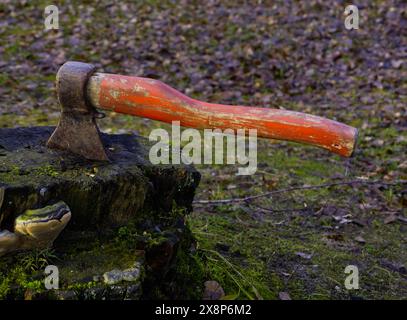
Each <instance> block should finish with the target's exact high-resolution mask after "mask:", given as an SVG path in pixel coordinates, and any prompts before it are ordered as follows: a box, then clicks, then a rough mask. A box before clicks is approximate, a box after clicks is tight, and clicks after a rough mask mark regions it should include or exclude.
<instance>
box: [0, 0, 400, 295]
mask: <svg viewBox="0 0 407 320" xmlns="http://www.w3.org/2000/svg"><path fill="white" fill-rule="evenodd" d="M18 2H19V3H18V4H17V3H16V2H14V1H2V3H1V4H0V127H16V126H37V125H50V124H51V125H55V124H56V123H57V120H58V118H59V108H58V103H57V101H56V97H55V91H54V83H53V82H54V79H55V74H56V71H57V70H58V68H59V66H60V65H61V64H62V63H63V62H65V61H66V60H79V61H84V62H90V63H93V64H95V65H96V66H97V67H98V68H99V69H100V70H103V71H104V72H110V73H120V74H127V75H138V76H144V77H151V78H156V79H160V80H162V81H163V82H165V83H167V84H169V85H171V86H172V87H174V88H177V89H178V90H180V91H182V92H184V93H186V94H188V95H190V96H192V97H194V98H198V99H201V100H205V101H210V102H218V103H224V104H236V105H255V106H263V107H274V108H282V107H283V108H285V109H290V110H296V111H301V112H307V113H312V114H315V115H319V116H324V117H327V118H330V119H335V120H338V121H341V122H344V123H346V124H349V125H352V126H355V127H357V128H358V129H359V139H358V146H357V150H356V153H355V155H354V157H353V158H351V159H342V158H340V157H338V156H336V155H332V154H329V153H328V152H326V151H323V150H319V149H316V148H312V147H308V146H302V145H299V144H294V143H286V142H277V141H265V140H259V146H258V170H257V172H256V174H255V175H252V176H237V175H236V171H237V168H236V166H230V165H216V166H204V165H199V166H197V167H198V169H199V171H200V172H201V173H202V181H201V184H200V187H199V190H198V193H197V195H196V201H197V203H196V205H195V208H194V212H193V214H192V215H191V216H190V217H189V219H188V223H189V225H190V226H191V228H192V231H193V233H194V235H195V237H196V238H197V239H198V249H199V250H198V255H199V257H200V258H201V259H202V266H203V267H204V268H205V272H206V275H207V276H206V277H207V279H208V280H217V281H218V282H219V283H220V284H221V286H222V287H223V288H224V289H225V292H226V295H227V298H230V299H233V298H242V299H278V298H280V299H288V298H292V299H390V298H395V299H403V298H404V299H405V298H406V297H407V211H406V204H407V188H406V179H407V157H406V153H407V152H406V150H407V107H406V106H407V81H406V79H407V37H406V36H405V30H406V29H407V8H406V6H405V5H403V3H402V1H392V0H390V1H367V0H366V1H358V8H359V14H360V23H359V29H358V30H351V31H349V30H346V29H345V27H344V19H345V16H344V14H343V12H344V9H345V2H343V1H314V0H312V1H301V2H300V1H273V4H272V5H271V4H269V1H212V0H208V1H205V5H200V4H199V3H200V1H153V0H149V1H140V2H134V1H120V4H113V2H112V1H107V0H106V1H105V0H102V1H98V2H97V5H95V4H94V2H92V1H81V4H79V2H76V1H72V2H70V1H60V2H59V3H60V4H59V5H58V7H59V12H60V19H59V25H60V29H59V30H58V31H56V30H50V31H47V30H45V29H44V24H43V21H44V18H43V12H44V8H45V6H46V5H48V1H18ZM71 3H72V4H71ZM403 32H404V35H403ZM99 123H100V126H101V128H102V130H104V131H106V132H112V133H124V132H137V133H139V134H142V135H145V136H148V135H149V133H150V132H151V130H152V129H153V128H157V127H164V128H169V127H168V126H167V125H162V124H161V123H158V122H154V121H151V120H147V119H138V118H133V117H130V116H123V115H114V114H111V115H108V117H106V119H104V120H102V121H99ZM310 186H315V187H313V188H309V187H310ZM287 189H288V190H287ZM263 193H267V196H262V197H258V198H256V199H249V200H246V201H234V200H231V201H230V202H227V203H216V202H211V203H199V201H200V200H211V201H214V200H218V199H236V198H242V197H247V196H251V195H259V194H263ZM348 265H354V266H357V267H358V270H359V277H360V281H359V289H356V290H347V289H346V288H345V284H344V283H345V279H346V277H347V276H348V274H346V273H345V268H346V267H347V266H348Z"/></svg>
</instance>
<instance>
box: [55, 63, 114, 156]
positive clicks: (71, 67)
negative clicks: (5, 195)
mask: <svg viewBox="0 0 407 320" xmlns="http://www.w3.org/2000/svg"><path fill="white" fill-rule="evenodd" d="M95 69H96V68H95V66H93V65H91V64H88V63H82V62H73V61H71V62H67V63H65V64H64V65H63V66H62V67H61V68H60V69H59V71H58V73H57V77H56V90H57V95H58V100H59V103H60V104H61V118H60V120H59V123H58V126H57V128H56V129H55V131H54V133H53V134H52V136H51V138H50V139H49V140H48V142H47V146H48V147H50V148H55V149H61V150H69V151H71V152H73V153H75V154H79V155H81V156H83V157H85V158H87V159H91V160H109V159H108V157H107V154H106V151H105V149H104V147H103V143H102V140H101V138H100V131H99V129H98V127H97V125H96V121H95V118H100V115H101V114H100V113H98V112H97V111H96V109H95V108H93V107H92V105H91V104H90V103H89V102H88V101H87V98H86V85H87V82H88V80H89V78H90V76H91V75H92V74H93V73H94V71H95Z"/></svg>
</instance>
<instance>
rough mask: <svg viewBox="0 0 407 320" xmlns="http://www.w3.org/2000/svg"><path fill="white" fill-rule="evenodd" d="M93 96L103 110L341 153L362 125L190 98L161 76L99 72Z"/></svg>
mask: <svg viewBox="0 0 407 320" xmlns="http://www.w3.org/2000/svg"><path fill="white" fill-rule="evenodd" d="M86 90H87V98H88V100H89V101H90V103H91V104H92V105H93V106H94V107H96V108H100V109H104V110H111V111H115V112H119V113H125V114H130V115H135V116H139V117H144V118H149V119H153V120H159V121H163V122H167V123H171V122H172V121H180V124H181V126H184V127H191V128H197V129H205V128H208V129H223V130H224V129H233V130H237V129H256V130H257V135H258V136H259V137H264V138H272V139H277V140H287V141H294V142H300V143H305V144H310V145H314V146H317V147H321V148H324V149H327V150H329V151H331V152H334V153H337V154H339V155H341V156H345V157H349V156H351V155H352V153H353V150H354V147H355V143H356V139H357V129H356V128H353V127H351V126H348V125H346V124H343V123H340V122H337V121H333V120H329V119H325V118H322V117H318V116H313V115H309V114H305V113H301V112H294V111H288V110H279V109H271V108H257V107H245V106H229V105H222V104H215V103H207V102H202V101H199V100H196V99H192V98H190V97H187V96H186V95H184V94H182V93H180V92H179V91H177V90H175V89H173V88H171V87H170V86H168V85H166V84H164V83H162V82H161V81H158V80H153V79H148V78H141V77H130V76H122V75H114V74H106V73H95V74H94V75H93V76H91V77H90V79H89V82H88V85H87V89H86Z"/></svg>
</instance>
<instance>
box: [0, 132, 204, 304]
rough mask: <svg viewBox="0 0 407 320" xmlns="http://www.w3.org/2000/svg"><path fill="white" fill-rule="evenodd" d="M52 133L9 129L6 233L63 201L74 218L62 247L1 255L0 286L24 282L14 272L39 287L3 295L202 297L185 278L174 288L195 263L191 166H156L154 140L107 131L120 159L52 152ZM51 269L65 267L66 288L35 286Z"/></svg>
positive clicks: (3, 176) (4, 147)
mask: <svg viewBox="0 0 407 320" xmlns="http://www.w3.org/2000/svg"><path fill="white" fill-rule="evenodd" d="M53 130H54V128H53V127H33V128H15V129H0V230H9V231H11V232H13V228H14V222H15V219H16V217H17V216H19V215H21V214H22V213H23V212H25V211H26V210H32V209H38V208H42V207H45V206H47V205H51V204H54V203H56V202H58V201H63V202H65V203H66V204H67V205H68V206H69V208H70V210H71V214H72V216H71V220H70V222H69V223H68V225H67V226H66V228H65V229H64V230H63V231H62V233H61V234H60V236H59V237H58V239H57V240H56V241H55V243H54V248H53V251H50V250H45V251H44V250H42V251H40V252H38V250H37V251H36V252H35V254H33V253H32V252H21V253H15V254H11V255H7V256H4V257H1V258H0V284H1V282H2V281H3V282H4V281H8V283H10V284H13V283H14V282H15V281H17V280H16V279H17V276H13V275H11V274H12V272H10V270H14V269H15V270H19V272H23V273H24V276H25V277H26V278H27V279H28V280H27V281H28V283H31V282H32V281H34V283H36V284H37V286H35V285H33V284H31V285H26V286H25V287H24V285H22V284H18V283H17V285H16V286H14V287H17V288H18V289H10V290H5V291H6V292H3V293H2V292H1V291H0V296H1V295H2V294H3V296H6V297H9V298H21V295H22V294H24V296H25V298H27V299H29V298H38V297H45V298H57V299H80V298H85V299H87V298H89V299H93V298H95V299H98V298H107V299H116V298H117V299H125V298H126V299H127V298H130V299H132V298H140V297H143V298H149V297H153V298H154V297H160V298H163V297H170V298H176V297H181V298H188V296H186V295H185V294H181V292H187V291H188V292H198V291H199V289H198V288H193V290H185V288H183V283H182V282H183V281H184V282H185V284H186V282H187V277H186V276H183V278H184V280H183V281H180V283H175V282H177V281H178V280H180V279H181V277H178V275H177V268H178V267H179V266H180V265H183V264H188V263H190V262H191V261H192V260H193V259H190V260H188V259H189V258H188V257H189V256H190V255H191V254H193V253H191V248H193V244H194V240H193V237H192V236H191V234H190V232H189V229H188V228H187V226H186V224H185V217H186V215H187V214H188V213H189V212H190V211H191V209H192V201H193V197H194V193H195V190H196V188H197V186H198V184H199V180H200V174H199V173H198V172H197V171H196V170H195V169H194V168H193V167H191V166H186V165H152V164H151V163H150V161H149V159H148V151H149V146H150V143H149V142H148V140H146V139H145V138H142V137H139V136H135V135H123V134H121V135H108V134H103V135H102V140H103V142H104V145H105V146H106V148H107V150H108V152H109V157H110V159H111V162H97V161H89V160H86V159H83V158H80V157H77V156H75V155H72V154H69V153H65V152H62V151H56V150H50V149H48V148H47V147H46V146H45V143H46V141H47V139H48V138H49V136H50V135H51V133H52V132H53ZM50 252H51V253H50ZM41 255H43V259H37V260H39V261H35V258H36V257H38V256H41ZM30 259H31V260H34V261H31V260H30ZM54 260H55V261H54ZM30 263H32V265H30ZM46 264H53V265H56V266H57V267H58V269H59V276H60V280H59V281H60V289H59V290H45V289H44V288H43V286H42V283H38V282H35V281H38V277H39V275H41V274H42V275H43V272H44V270H43V269H42V268H43V267H45V265H46ZM27 265H29V267H27ZM191 276H192V277H194V278H195V279H197V278H199V277H196V276H197V275H191ZM13 277H14V278H13ZM31 279H34V280H31ZM35 279H37V280H35ZM29 280H31V282H30V281H29ZM40 282H41V281H40ZM169 283H170V284H171V286H169V285H168V284H169ZM191 284H192V282H191V283H190V285H191ZM0 287H1V285H0ZM9 287H10V288H12V287H13V286H12V285H10V286H9ZM33 287H34V289H33ZM195 289H197V290H198V291H196V290H195Z"/></svg>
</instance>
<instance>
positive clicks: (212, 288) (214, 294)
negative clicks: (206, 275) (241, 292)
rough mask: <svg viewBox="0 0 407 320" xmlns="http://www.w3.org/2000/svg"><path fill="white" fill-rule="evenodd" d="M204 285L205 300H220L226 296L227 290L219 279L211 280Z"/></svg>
mask: <svg viewBox="0 0 407 320" xmlns="http://www.w3.org/2000/svg"><path fill="white" fill-rule="evenodd" d="M204 285H205V290H204V294H203V300H219V299H221V298H223V297H224V296H225V291H224V290H223V288H222V287H221V286H220V284H219V283H218V282H217V281H213V280H209V281H206V282H205V283H204Z"/></svg>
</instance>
